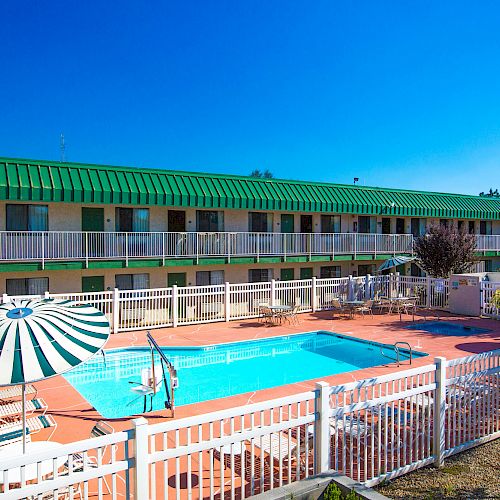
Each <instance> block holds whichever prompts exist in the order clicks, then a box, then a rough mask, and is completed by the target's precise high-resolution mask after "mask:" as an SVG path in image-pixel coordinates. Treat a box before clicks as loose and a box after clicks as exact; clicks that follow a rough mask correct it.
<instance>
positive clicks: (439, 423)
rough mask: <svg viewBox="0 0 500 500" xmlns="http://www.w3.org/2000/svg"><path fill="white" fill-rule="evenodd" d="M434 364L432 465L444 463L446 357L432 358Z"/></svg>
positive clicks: (439, 465) (438, 465)
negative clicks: (434, 390)
mask: <svg viewBox="0 0 500 500" xmlns="http://www.w3.org/2000/svg"><path fill="white" fill-rule="evenodd" d="M434 363H435V364H436V392H435V395H434V408H433V412H434V443H433V449H434V465H435V466H436V467H442V466H443V465H444V451H445V429H444V424H445V421H446V358H443V357H442V356H438V357H437V358H434Z"/></svg>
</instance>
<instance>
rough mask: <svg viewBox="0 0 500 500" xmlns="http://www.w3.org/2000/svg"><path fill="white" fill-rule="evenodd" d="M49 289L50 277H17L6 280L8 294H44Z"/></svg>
mask: <svg viewBox="0 0 500 500" xmlns="http://www.w3.org/2000/svg"><path fill="white" fill-rule="evenodd" d="M48 290H49V278H15V279H8V280H6V291H7V295H43V294H44V293H45V292H47V291H48Z"/></svg>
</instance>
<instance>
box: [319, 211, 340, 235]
mask: <svg viewBox="0 0 500 500" xmlns="http://www.w3.org/2000/svg"><path fill="white" fill-rule="evenodd" d="M321 232H322V233H340V215H322V216H321Z"/></svg>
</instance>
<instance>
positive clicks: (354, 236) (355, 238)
mask: <svg viewBox="0 0 500 500" xmlns="http://www.w3.org/2000/svg"><path fill="white" fill-rule="evenodd" d="M352 236H353V246H354V260H356V256H357V246H358V245H357V243H358V233H355V234H353V235H352Z"/></svg>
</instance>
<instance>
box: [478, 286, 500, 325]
mask: <svg viewBox="0 0 500 500" xmlns="http://www.w3.org/2000/svg"><path fill="white" fill-rule="evenodd" d="M495 293H497V294H500V283H495V282H492V281H482V282H481V314H482V315H483V316H490V317H492V318H496V319H500V308H498V307H495V305H494V304H493V303H492V298H493V296H494V295H495Z"/></svg>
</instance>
